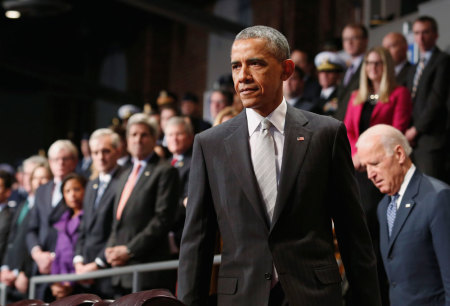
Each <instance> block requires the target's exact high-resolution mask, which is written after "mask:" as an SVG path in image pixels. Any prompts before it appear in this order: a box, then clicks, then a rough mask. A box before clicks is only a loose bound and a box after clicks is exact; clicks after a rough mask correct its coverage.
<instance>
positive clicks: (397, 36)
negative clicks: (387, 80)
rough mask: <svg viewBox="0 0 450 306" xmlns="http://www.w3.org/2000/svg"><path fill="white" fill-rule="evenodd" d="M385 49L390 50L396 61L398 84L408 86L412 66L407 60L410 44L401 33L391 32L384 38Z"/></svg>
mask: <svg viewBox="0 0 450 306" xmlns="http://www.w3.org/2000/svg"><path fill="white" fill-rule="evenodd" d="M383 47H384V48H386V49H387V50H389V53H390V54H391V56H392V59H393V60H394V65H395V78H396V80H397V84H399V85H401V86H406V84H407V77H408V72H409V70H410V69H411V66H412V65H411V64H410V63H409V62H408V59H407V53H406V52H407V51H408V43H407V41H406V38H405V37H404V36H403V35H402V34H401V33H396V32H391V33H389V34H387V35H386V36H384V38H383Z"/></svg>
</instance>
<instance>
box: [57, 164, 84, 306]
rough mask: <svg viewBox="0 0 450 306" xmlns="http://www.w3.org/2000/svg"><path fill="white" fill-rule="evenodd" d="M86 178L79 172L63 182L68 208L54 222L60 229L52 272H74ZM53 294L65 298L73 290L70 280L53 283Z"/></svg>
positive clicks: (62, 188)
mask: <svg viewBox="0 0 450 306" xmlns="http://www.w3.org/2000/svg"><path fill="white" fill-rule="evenodd" d="M85 186H86V179H85V178H84V177H83V176H81V175H78V174H75V173H71V174H69V175H67V176H66V177H65V178H64V179H63V181H62V183H61V192H62V194H63V197H64V202H65V203H66V205H67V208H68V209H67V210H66V211H65V212H64V213H63V214H62V215H61V218H60V219H59V221H58V222H56V223H55V224H54V227H55V229H56V230H57V231H58V238H57V240H56V248H55V258H54V260H53V262H52V268H51V274H66V273H74V272H75V268H74V266H73V255H74V251H75V246H76V243H77V239H78V228H79V226H80V223H81V218H82V216H83V198H84V190H85ZM51 290H52V294H53V296H54V297H55V298H56V299H60V298H63V297H65V296H67V295H69V294H70V293H71V292H72V291H73V284H72V283H70V282H62V283H54V284H52V285H51Z"/></svg>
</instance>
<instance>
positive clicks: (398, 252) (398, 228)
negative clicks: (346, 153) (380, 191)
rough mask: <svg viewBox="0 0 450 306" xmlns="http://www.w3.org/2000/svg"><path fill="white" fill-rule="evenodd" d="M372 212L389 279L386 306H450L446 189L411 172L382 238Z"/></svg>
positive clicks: (383, 205) (382, 215)
mask: <svg viewBox="0 0 450 306" xmlns="http://www.w3.org/2000/svg"><path fill="white" fill-rule="evenodd" d="M389 202H390V198H389V197H388V196H385V197H384V198H383V200H381V202H380V204H379V206H378V218H379V221H380V249H381V254H382V257H383V262H384V267H385V269H386V273H387V276H388V278H389V283H390V288H389V299H390V301H391V306H413V305H435V306H438V305H439V306H444V305H445V306H449V305H450V222H449V220H450V187H449V186H448V185H446V184H444V183H443V182H440V181H438V180H436V179H433V178H431V177H429V176H426V175H423V174H422V173H421V172H420V171H418V170H416V171H415V172H414V174H413V176H412V178H411V181H410V182H409V185H408V187H407V188H406V191H405V194H404V196H403V198H402V201H401V203H400V207H399V209H398V211H397V216H396V219H395V222H394V226H393V228H392V235H391V237H390V238H389V236H388V226H387V217H386V211H387V207H388V205H389Z"/></svg>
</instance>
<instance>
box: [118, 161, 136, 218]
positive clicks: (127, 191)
mask: <svg viewBox="0 0 450 306" xmlns="http://www.w3.org/2000/svg"><path fill="white" fill-rule="evenodd" d="M140 169H141V164H140V163H139V164H138V165H137V166H135V167H134V169H133V172H131V174H130V176H129V177H128V180H127V182H126V183H125V186H124V187H123V190H122V195H121V196H120V201H119V205H118V206H117V214H116V219H117V220H120V217H121V216H122V212H123V209H124V208H125V205H126V204H127V201H128V199H129V198H130V195H131V192H132V191H133V188H134V186H135V185H136V181H137V178H138V174H139V170H140Z"/></svg>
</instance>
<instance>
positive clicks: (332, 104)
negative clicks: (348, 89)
mask: <svg viewBox="0 0 450 306" xmlns="http://www.w3.org/2000/svg"><path fill="white" fill-rule="evenodd" d="M314 62H315V64H316V69H317V73H318V78H319V84H320V86H321V91H320V96H319V98H317V100H316V101H315V102H314V109H313V111H314V112H315V113H318V114H323V115H328V116H333V115H334V114H335V113H336V110H337V107H338V102H337V90H338V83H339V81H340V77H341V74H342V71H344V69H345V62H344V61H343V60H342V59H341V57H340V56H339V55H337V54H336V53H334V52H329V51H324V52H320V53H319V54H317V56H316V58H315V59H314Z"/></svg>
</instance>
